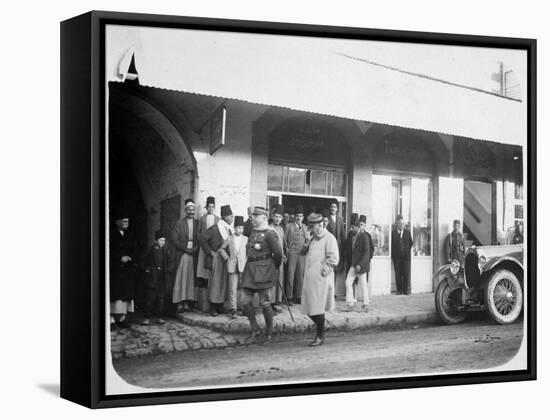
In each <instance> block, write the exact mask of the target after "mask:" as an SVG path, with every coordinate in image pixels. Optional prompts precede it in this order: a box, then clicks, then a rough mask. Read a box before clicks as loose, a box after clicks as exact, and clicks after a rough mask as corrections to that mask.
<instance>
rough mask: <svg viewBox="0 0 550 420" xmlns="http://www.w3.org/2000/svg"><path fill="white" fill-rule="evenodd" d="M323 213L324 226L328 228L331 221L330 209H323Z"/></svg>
mask: <svg viewBox="0 0 550 420" xmlns="http://www.w3.org/2000/svg"><path fill="white" fill-rule="evenodd" d="M321 215H322V216H323V227H324V228H325V229H326V228H327V226H328V223H329V220H328V219H329V217H330V211H329V210H328V209H323V211H322V212H321ZM331 233H332V232H331ZM333 235H334V234H333Z"/></svg>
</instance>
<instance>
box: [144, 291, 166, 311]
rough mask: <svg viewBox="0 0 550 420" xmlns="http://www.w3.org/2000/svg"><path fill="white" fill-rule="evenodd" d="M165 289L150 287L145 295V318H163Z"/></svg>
mask: <svg viewBox="0 0 550 420" xmlns="http://www.w3.org/2000/svg"><path fill="white" fill-rule="evenodd" d="M164 297H165V293H164V289H163V288H162V287H155V288H153V287H148V288H147V291H146V294H145V317H146V318H149V317H151V316H158V317H161V316H162V314H163V312H164Z"/></svg>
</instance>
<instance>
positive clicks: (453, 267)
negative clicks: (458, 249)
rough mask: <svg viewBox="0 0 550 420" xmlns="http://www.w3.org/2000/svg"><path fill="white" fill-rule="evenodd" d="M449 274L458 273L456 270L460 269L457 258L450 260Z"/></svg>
mask: <svg viewBox="0 0 550 420" xmlns="http://www.w3.org/2000/svg"><path fill="white" fill-rule="evenodd" d="M450 269H451V274H452V275H453V276H454V275H456V274H458V271H459V270H460V262H458V260H453V261H452V262H451V268H450Z"/></svg>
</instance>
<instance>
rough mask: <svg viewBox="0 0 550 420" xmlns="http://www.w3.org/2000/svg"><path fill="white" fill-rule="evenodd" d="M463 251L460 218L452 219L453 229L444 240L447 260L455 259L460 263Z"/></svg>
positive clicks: (464, 250) (464, 247) (464, 249)
mask: <svg viewBox="0 0 550 420" xmlns="http://www.w3.org/2000/svg"><path fill="white" fill-rule="evenodd" d="M465 252H466V246H465V245H464V235H463V234H462V232H461V231H460V220H458V219H457V220H455V221H453V231H452V232H451V233H449V234H448V235H447V239H446V240H445V255H446V256H447V262H448V263H451V262H452V261H453V260H457V261H458V262H460V263H462V261H464V253H465Z"/></svg>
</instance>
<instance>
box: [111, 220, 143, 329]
mask: <svg viewBox="0 0 550 420" xmlns="http://www.w3.org/2000/svg"><path fill="white" fill-rule="evenodd" d="M129 226H130V219H129V217H128V214H127V213H126V212H124V211H122V210H119V212H118V213H117V214H115V217H114V224H113V225H112V227H111V233H110V236H109V268H110V270H109V300H110V310H111V326H113V327H114V326H118V327H121V328H126V327H128V326H129V324H128V322H127V321H126V314H127V313H128V312H133V311H134V297H135V288H136V280H137V266H138V245H137V241H136V239H135V237H134V235H133V233H132V232H131V231H129V230H128V228H129ZM115 322H116V324H115Z"/></svg>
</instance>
